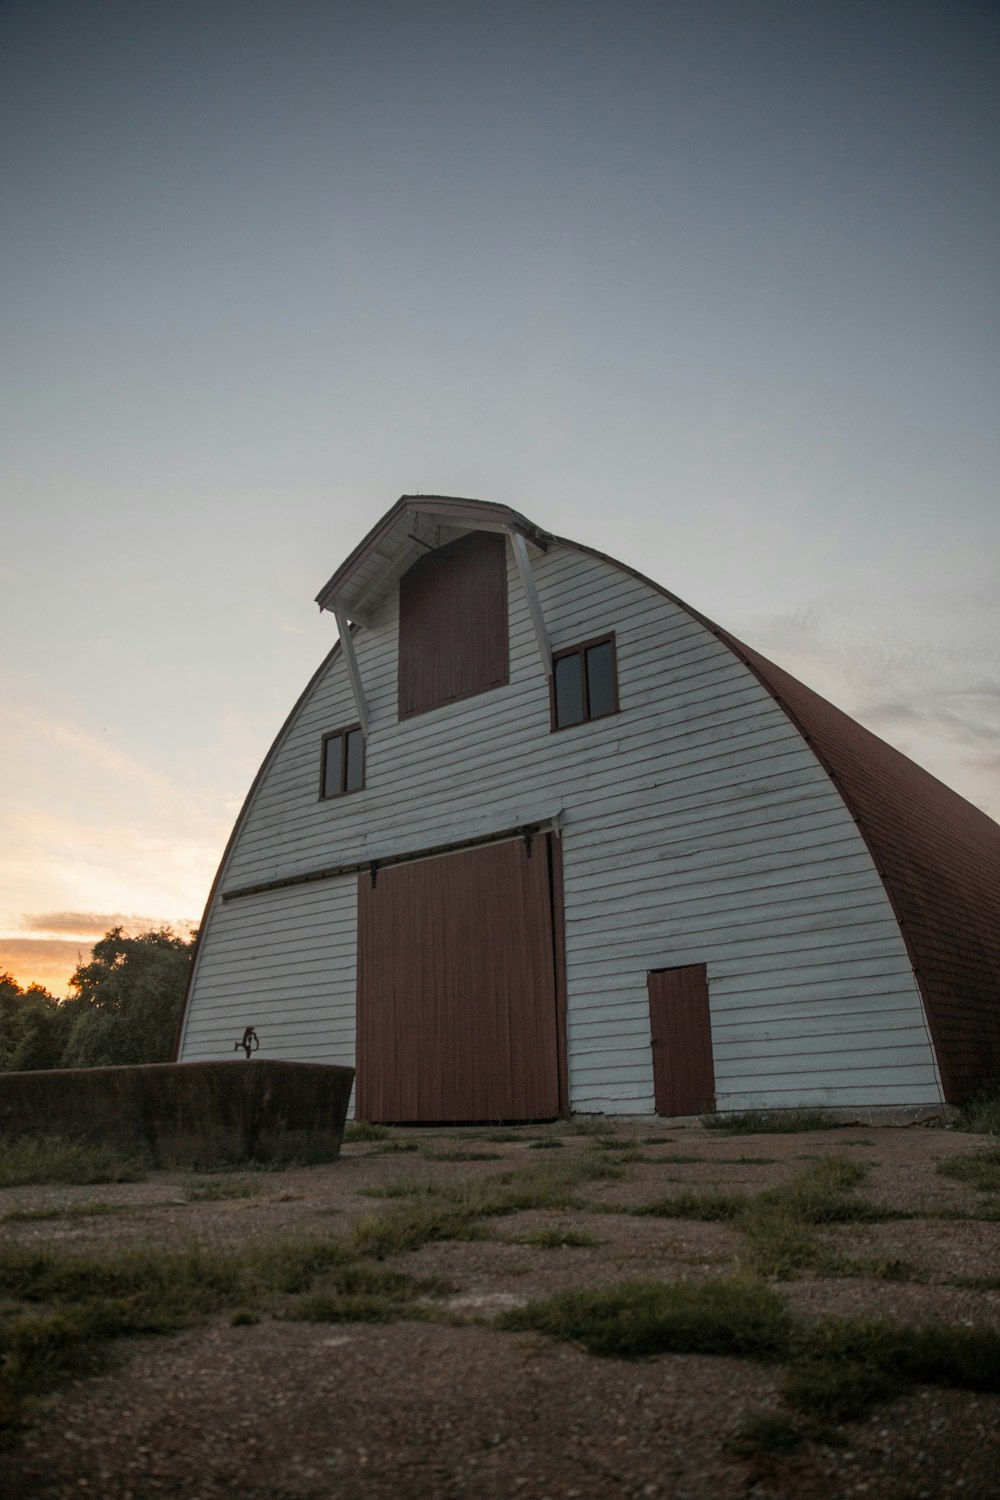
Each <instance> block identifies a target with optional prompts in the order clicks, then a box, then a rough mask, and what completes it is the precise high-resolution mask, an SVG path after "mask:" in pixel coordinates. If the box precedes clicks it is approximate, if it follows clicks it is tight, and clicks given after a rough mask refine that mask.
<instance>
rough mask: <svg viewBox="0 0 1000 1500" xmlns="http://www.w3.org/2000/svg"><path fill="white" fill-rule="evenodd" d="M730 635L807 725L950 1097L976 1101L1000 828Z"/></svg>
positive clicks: (999, 1039)
mask: <svg viewBox="0 0 1000 1500" xmlns="http://www.w3.org/2000/svg"><path fill="white" fill-rule="evenodd" d="M720 636H721V638H722V639H723V640H726V641H727V642H728V644H729V645H730V646H731V647H732V648H733V650H734V651H735V652H736V653H737V655H738V656H740V657H741V658H742V659H743V660H744V661H745V662H746V663H747V665H748V666H749V667H750V668H751V670H752V671H753V672H754V673H755V674H756V676H757V677H758V678H759V679H760V681H761V682H762V683H763V685H764V686H765V687H766V688H767V690H768V691H769V692H770V693H771V694H772V695H773V697H774V698H775V699H776V700H777V702H778V703H779V704H780V705H781V707H782V708H783V709H784V710H785V712H786V713H787V714H788V716H789V718H790V719H791V720H792V722H793V723H794V724H796V725H797V727H798V728H799V730H800V731H801V732H802V734H803V736H804V737H805V739H806V740H807V742H808V743H809V744H810V745H811V746H812V748H813V750H814V751H815V753H816V755H817V756H818V758H819V760H820V761H821V762H822V763H823V765H824V766H825V767H826V769H827V771H828V772H829V774H830V776H831V778H832V780H833V783H834V785H835V786H836V787H837V789H838V791H839V792H840V794H841V796H842V797H843V799H844V802H845V803H846V805H847V808H848V810H849V811H850V813H851V814H852V816H853V817H854V819H855V822H856V823H857V825H858V828H859V829H860V831H861V833H862V835H863V837H864V839H865V841H866V843H867V844H868V847H869V849H870V850H871V853H872V856H873V858H874V861H875V866H876V868H877V869H878V872H879V874H880V875H881V877H882V881H883V884H884V886H885V889H886V892H887V894H888V896H889V899H890V901H891V902H892V905H893V908H894V910H895V912H896V916H897V918H898V920H899V924H900V929H901V931H902V934H903V938H904V940H905V942H906V945H907V948H908V949H909V953H910V958H911V961H912V963H913V967H914V972H915V974H916V977H917V982H918V984H919V986H920V989H921V993H922V994H923V997H924V1004H925V1007H926V1012H927V1019H928V1024H929V1026H930V1030H931V1034H932V1037H933V1040H934V1044H935V1050H936V1052H937V1056H938V1063H939V1066H940V1068H941V1075H942V1083H943V1085H944V1091H945V1097H946V1098H947V1099H949V1100H951V1101H958V1100H961V1099H962V1098H965V1097H968V1094H969V1093H970V1091H971V1090H972V1088H973V1087H974V1086H975V1084H976V1082H977V1080H982V1079H983V1078H984V1077H986V1076H989V1075H990V1074H993V1075H998V1074H1000V825H998V824H997V823H995V822H994V821H993V819H992V818H989V817H987V815H986V814H985V813H984V812H981V811H980V810H979V808H977V807H974V806H973V804H972V803H971V802H967V801H966V800H965V798H964V797H960V796H959V795H958V793H957V792H953V791H952V790H951V788H950V787H947V786H945V785H944V783H943V782H941V781H938V779H937V778H936V777H935V776H932V775H931V774H930V773H929V772H928V771H925V770H924V769H923V768H922V767H921V766H918V765H917V764H916V763H915V762H914V761H912V760H910V759H909V758H908V757H907V756H905V755H903V754H902V753H901V752H900V751H898V750H895V749H894V748H893V747H892V746H891V745H887V744H886V743H885V741H884V740H880V739H879V738H878V736H877V735H874V734H872V733H871V732H870V731H869V730H867V729H865V728H864V727H863V726H862V725H861V724H858V723H857V722H856V720H854V719H852V718H850V716H849V715H848V714H845V713H843V712H842V711H841V709H839V708H835V707H834V705H833V704H832V703H828V702H827V700H826V699H825V698H821V697H820V695H819V694H818V693H815V692H813V690H812V689H811V688H808V687H806V686H805V684H804V683H801V682H799V681H798V680H797V679H796V678H795V677H793V676H792V675H791V674H790V673H789V672H786V671H784V670H783V669H782V668H781V667H778V666H776V665H775V664H774V662H772V661H768V660H767V658H766V657H763V656H761V655H760V653H759V652H757V651H754V650H752V649H751V648H750V647H749V646H744V645H743V644H742V642H740V641H737V640H735V639H734V638H733V637H731V636H727V635H726V634H725V632H720ZM984 1048H986V1049H987V1050H988V1051H990V1052H991V1055H990V1056H989V1057H984V1056H983V1052H984Z"/></svg>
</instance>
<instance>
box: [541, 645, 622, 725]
mask: <svg viewBox="0 0 1000 1500" xmlns="http://www.w3.org/2000/svg"><path fill="white" fill-rule="evenodd" d="M617 712H618V662H617V657H616V654H615V637H614V632H613V631H612V632H611V634H610V635H600V636H595V637H594V639H593V640H589V641H581V642H580V643H579V644H578V645H576V646H567V647H565V648H564V649H563V650H561V651H553V653H552V728H553V729H569V728H571V727H572V725H574V724H586V723H588V722H589V721H590V720H591V719H604V718H606V717H607V715H608V714H616V713H617Z"/></svg>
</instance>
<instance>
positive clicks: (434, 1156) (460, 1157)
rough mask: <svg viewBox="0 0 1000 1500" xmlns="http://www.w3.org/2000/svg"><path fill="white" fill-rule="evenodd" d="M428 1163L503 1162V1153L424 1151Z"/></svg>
mask: <svg viewBox="0 0 1000 1500" xmlns="http://www.w3.org/2000/svg"><path fill="white" fill-rule="evenodd" d="M424 1156H425V1158H426V1159H427V1161H502V1160H503V1152H502V1151H464V1150H461V1149H459V1150H456V1151H427V1150H425V1151H424Z"/></svg>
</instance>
